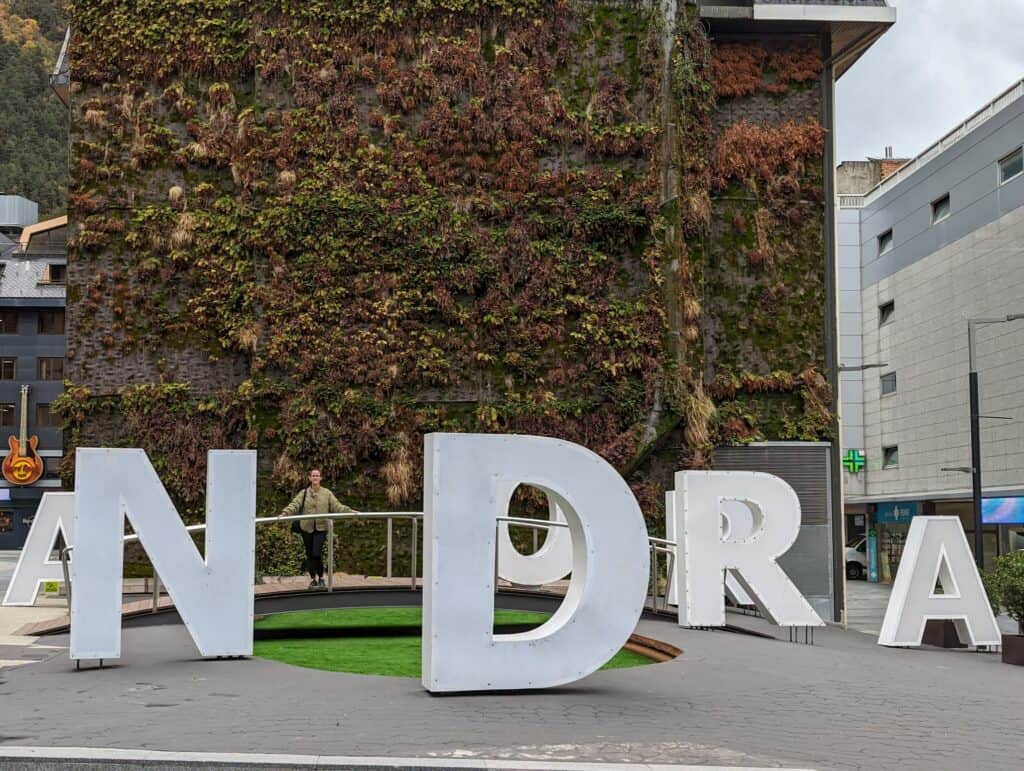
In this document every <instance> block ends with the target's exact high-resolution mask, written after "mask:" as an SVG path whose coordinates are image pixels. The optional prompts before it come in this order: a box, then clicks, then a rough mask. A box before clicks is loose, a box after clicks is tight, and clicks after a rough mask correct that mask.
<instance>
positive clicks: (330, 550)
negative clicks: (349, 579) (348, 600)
mask: <svg viewBox="0 0 1024 771" xmlns="http://www.w3.org/2000/svg"><path fill="white" fill-rule="evenodd" d="M327 591H329V592H333V591H334V520H333V519H329V520H327Z"/></svg>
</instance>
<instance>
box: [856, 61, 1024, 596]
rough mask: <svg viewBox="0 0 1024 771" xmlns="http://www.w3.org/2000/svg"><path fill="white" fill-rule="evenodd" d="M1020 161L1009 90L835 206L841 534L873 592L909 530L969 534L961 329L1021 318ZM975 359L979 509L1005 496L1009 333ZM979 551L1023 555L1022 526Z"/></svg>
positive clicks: (1012, 345)
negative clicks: (867, 541) (947, 526)
mask: <svg viewBox="0 0 1024 771" xmlns="http://www.w3.org/2000/svg"><path fill="white" fill-rule="evenodd" d="M1022 152H1024V81H1021V82H1020V83H1017V84H1015V85H1014V86H1013V87H1012V88H1010V89H1008V90H1007V91H1006V92H1004V93H1003V94H1001V95H1000V96H999V97H997V98H996V99H994V100H993V101H992V102H990V103H989V104H987V105H986V106H985V107H983V108H982V109H981V110H979V111H978V112H977V113H976V114H975V115H973V116H971V118H969V119H968V120H967V121H965V122H964V123H963V124H961V125H960V126H958V127H957V128H956V129H955V130H953V131H952V132H950V133H949V134H948V135H947V136H945V137H944V138H943V139H942V140H940V141H939V142H937V143H936V144H935V145H933V146H932V147H930V148H929V149H927V150H926V151H925V152H924V153H922V154H921V155H920V156H918V157H917V158H915V159H913V160H912V161H910V162H909V163H907V164H906V165H904V166H903V167H902V168H901V169H900V170H899V171H898V172H896V173H895V174H893V175H892V176H890V177H888V178H887V179H884V180H883V181H881V182H880V183H879V184H878V185H876V186H875V187H873V188H872V189H871V190H868V191H865V193H864V194H863V195H849V194H848V195H841V196H840V199H839V209H838V213H837V241H838V261H839V271H840V298H841V299H840V328H841V343H840V351H841V360H842V362H843V365H844V369H845V370H846V371H845V372H843V374H842V381H841V384H842V437H841V438H842V446H843V452H844V458H848V459H849V460H850V462H849V463H848V464H844V465H845V466H846V468H845V469H844V473H843V477H844V488H845V502H846V512H847V515H848V517H847V528H848V534H849V535H851V536H856V535H859V534H861V533H864V534H868V533H874V534H875V536H876V537H877V544H874V546H875V547H876V548H877V552H876V556H877V558H878V565H877V571H876V572H877V574H878V577H879V578H880V579H882V580H886V579H889V578H891V577H892V576H893V575H894V574H895V569H896V564H898V561H899V557H900V555H901V553H902V537H903V536H904V535H905V532H906V528H907V527H908V525H909V520H910V519H911V518H912V517H913V516H915V515H918V514H946V515H958V516H960V517H961V519H962V521H963V523H964V527H965V529H966V530H967V531H968V534H969V535H970V534H971V533H972V532H973V529H974V523H973V510H972V506H971V477H970V473H969V472H970V465H971V451H970V423H969V403H968V399H969V392H968V340H967V320H968V319H971V318H979V317H1005V316H1006V315H1009V314H1015V313H1024V160H1022ZM844 165H845V164H844ZM840 176H841V177H842V167H841V168H840ZM847 181H848V180H847ZM839 189H843V187H842V184H841V185H840V188H839ZM976 353H977V357H978V358H977V361H978V370H979V372H980V385H981V414H982V415H985V416H994V417H990V418H987V419H983V420H982V421H981V432H982V444H981V455H982V466H981V467H982V471H983V483H984V495H985V497H1000V496H1021V495H1024V322H1014V323H1005V324H998V325H993V326H990V327H984V328H983V329H982V331H981V333H980V335H979V338H978V342H977V348H976ZM857 454H860V456H861V457H862V459H863V462H864V466H863V468H857V466H858V465H859V464H857V463H856V462H855V459H856V457H857ZM951 469H952V470H951ZM984 538H985V552H986V558H987V559H988V558H991V556H993V555H995V554H996V553H998V552H1000V551H1003V552H1005V551H1007V550H1009V549H1016V548H1021V547H1024V525H1020V526H1014V525H1006V526H1000V528H999V529H998V530H997V528H996V526H994V525H993V526H988V527H986V528H985V531H984Z"/></svg>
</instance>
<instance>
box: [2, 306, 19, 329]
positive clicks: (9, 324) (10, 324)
mask: <svg viewBox="0 0 1024 771" xmlns="http://www.w3.org/2000/svg"><path fill="white" fill-rule="evenodd" d="M16 334H18V312H17V311H0V335H16Z"/></svg>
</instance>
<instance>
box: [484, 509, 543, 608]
mask: <svg viewBox="0 0 1024 771" xmlns="http://www.w3.org/2000/svg"><path fill="white" fill-rule="evenodd" d="M500 527H501V524H500V523H499V522H495V523H494V594H495V595H497V594H498V529H499V528H500ZM534 532H537V531H536V530H535V531H534Z"/></svg>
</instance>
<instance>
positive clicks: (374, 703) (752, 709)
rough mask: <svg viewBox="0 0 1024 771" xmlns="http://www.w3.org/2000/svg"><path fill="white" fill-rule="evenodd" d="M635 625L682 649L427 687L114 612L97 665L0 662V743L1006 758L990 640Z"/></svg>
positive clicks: (1008, 722) (907, 765)
mask: <svg viewBox="0 0 1024 771" xmlns="http://www.w3.org/2000/svg"><path fill="white" fill-rule="evenodd" d="M741 619H742V623H744V624H745V625H747V626H756V625H759V624H761V625H762V627H761V628H764V629H767V628H768V627H767V626H766V625H763V622H760V621H758V620H755V619H747V618H742V617H740V618H737V619H736V621H737V623H740V620H741ZM638 631H639V632H640V633H641V634H644V635H648V636H653V637H657V638H660V639H663V640H666V641H668V642H671V643H673V644H675V645H677V646H679V647H681V648H683V650H684V654H683V656H682V657H680V658H679V659H676V660H675V661H672V662H668V663H665V664H659V665H655V666H648V667H640V668H636V669H626V670H613V671H607V672H598V673H596V674H594V675H592V676H590V677H588V678H586V679H585V680H583V681H581V682H579V683H577V684H574V685H572V686H567V687H563V688H558V689H552V690H550V691H546V692H529V693H522V694H500V695H495V694H478V695H470V696H443V697H441V696H430V695H429V694H427V693H425V692H424V691H423V690H422V689H421V687H420V685H419V683H418V682H417V681H415V680H408V679H401V678H383V677H369V676H360V675H346V674H335V673H326V672H320V671H316V670H308V669H300V668H294V667H290V666H287V665H284V664H279V663H276V662H271V661H263V660H259V659H253V660H237V661H204V660H201V659H198V658H197V655H196V651H195V648H194V646H193V645H192V643H191V641H190V640H189V638H188V636H187V634H186V632H185V631H184V629H183V628H182V627H180V626H154V627H144V628H129V629H126V631H125V639H124V646H123V649H124V657H123V658H122V659H121V660H120V661H119V662H118V663H117V664H116V665H115V666H112V667H109V668H106V669H103V670H100V669H96V668H89V669H83V670H82V671H81V672H75V671H74V666H73V664H72V663H71V662H70V661H69V660H68V659H67V657H66V654H59V655H54V656H52V657H50V658H49V659H47V660H46V661H43V662H40V663H36V664H28V665H25V666H20V667H17V668H15V669H9V670H3V671H0V703H2V704H3V713H4V719H3V721H2V723H0V726H2V727H0V734H2V736H0V745H2V744H9V745H38V746H68V747H70V746H85V747H124V748H129V747H131V748H146V749H166V750H193V751H209V752H268V753H297V754H325V755H346V756H353V755H355V756H381V755H389V756H403V757H459V758H491V759H510V760H514V759H524V760H541V761H543V760H551V761H554V760H566V761H605V762H646V763H677V764H705V765H707V764H711V765H727V766H761V767H790V768H792V767H799V768H819V769H889V768H892V769H918V768H920V769H924V768H928V769H962V768H974V769H986V770H988V769H991V770H992V771H998V770H999V769H1019V768H1020V767H1021V766H1020V763H1021V757H1022V746H1024V745H1022V739H1021V733H1020V715H1021V714H1024V669H1021V668H1017V667H1010V666H1006V665H1003V664H1001V663H1000V662H999V657H998V656H996V655H992V654H979V653H971V652H949V651H939V650H898V649H896V650H894V649H883V648H880V647H879V646H877V645H875V644H874V640H873V638H871V637H870V636H868V635H864V634H861V633H857V632H853V631H849V632H844V631H843V630H841V629H838V628H834V627H830V628H827V629H823V630H819V631H818V633H817V635H816V637H815V639H816V645H814V646H806V645H794V644H789V643H786V642H782V641H777V640H766V639H760V638H756V637H749V636H743V635H736V634H730V633H726V632H700V631H691V630H682V629H679V628H678V627H677V626H675V625H674V624H672V623H667V622H662V621H647V620H645V621H642V622H641V625H640V628H639V630H638ZM64 639H65V640H66V638H64ZM49 642H50V643H51V644H66V642H62V638H53V639H50V640H49Z"/></svg>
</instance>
